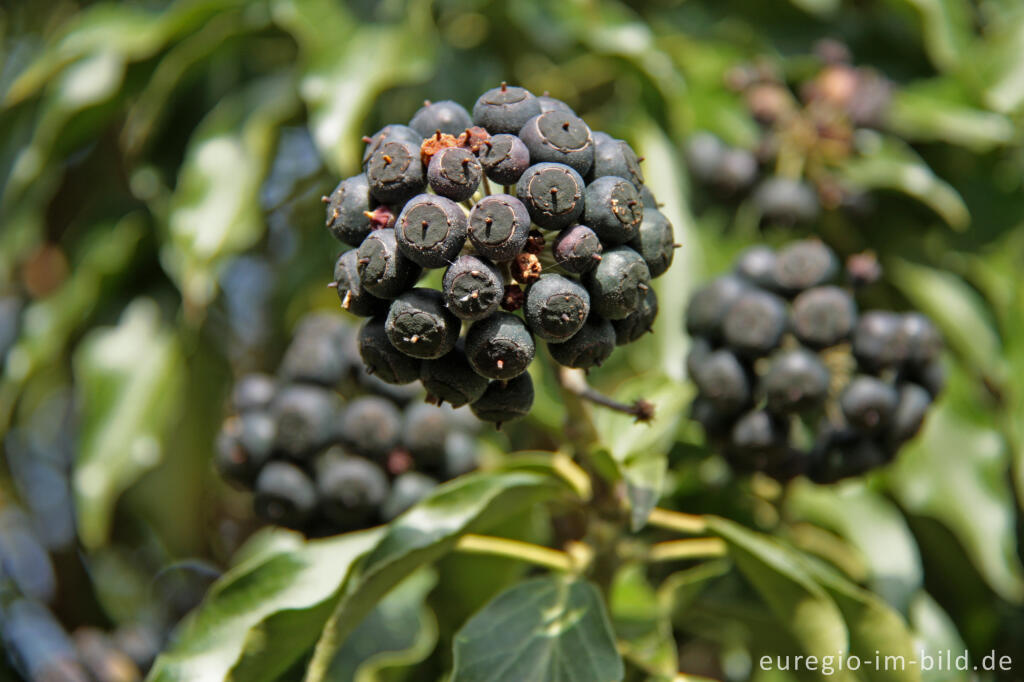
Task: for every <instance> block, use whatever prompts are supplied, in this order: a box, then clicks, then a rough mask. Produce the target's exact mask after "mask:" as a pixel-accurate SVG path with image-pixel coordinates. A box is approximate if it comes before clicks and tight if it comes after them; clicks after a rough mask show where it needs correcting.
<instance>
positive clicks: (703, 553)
mask: <svg viewBox="0 0 1024 682" xmlns="http://www.w3.org/2000/svg"><path fill="white" fill-rule="evenodd" d="M727 553H728V547H727V546H726V544H725V541H724V540H722V539H721V538H688V539H686V540H668V541H666V542H656V543H654V544H653V545H651V548H650V551H648V553H647V560H648V561H680V560H684V559H710V558H716V557H721V556H725V555H726V554H727Z"/></svg>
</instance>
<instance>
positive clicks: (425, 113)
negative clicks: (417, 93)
mask: <svg viewBox="0 0 1024 682" xmlns="http://www.w3.org/2000/svg"><path fill="white" fill-rule="evenodd" d="M472 125H473V120H472V119H471V118H470V117H469V112H468V111H466V109H465V108H464V107H463V106H462V105H461V104H459V103H458V102H453V101H451V100H450V99H446V100H444V101H441V102H424V103H423V106H422V107H420V108H419V110H418V111H417V112H416V113H415V114H413V116H412V118H411V119H410V120H409V127H410V128H412V129H413V130H415V131H416V132H417V133H418V134H419V136H420V138H421V139H422V138H427V137H430V136H431V135H433V134H434V133H435V132H437V131H438V130H440V131H441V132H442V133H444V134H447V135H458V134H459V133H461V132H462V131H464V130H465V129H466V128H469V127H470V126H472Z"/></svg>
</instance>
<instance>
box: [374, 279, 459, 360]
mask: <svg viewBox="0 0 1024 682" xmlns="http://www.w3.org/2000/svg"><path fill="white" fill-rule="evenodd" d="M461 329H462V322H461V321H460V320H459V318H457V317H456V316H455V315H453V314H452V313H451V311H449V310H448V308H447V307H446V306H445V302H444V296H443V295H442V294H441V292H440V291H438V290H436V289H426V288H416V289H410V290H409V291H407V292H405V293H404V294H402V295H401V296H399V297H398V298H396V299H395V300H394V302H392V304H391V308H390V310H388V318H387V321H386V322H385V323H384V330H385V331H386V332H387V334H388V339H389V340H390V341H391V345H392V346H394V347H395V348H397V349H398V350H400V351H401V352H403V353H405V354H406V355H411V356H412V357H414V358H421V359H433V358H439V357H441V356H442V355H444V354H446V353H447V352H448V351H450V350H451V349H452V348H455V342H456V341H458V339H459V332H460V330H461Z"/></svg>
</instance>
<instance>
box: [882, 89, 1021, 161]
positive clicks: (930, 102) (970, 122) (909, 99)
mask: <svg viewBox="0 0 1024 682" xmlns="http://www.w3.org/2000/svg"><path fill="white" fill-rule="evenodd" d="M959 89H960V86H959V85H958V84H957V83H956V82H955V81H953V80H952V79H950V78H948V77H943V78H938V79H934V80H931V81H915V82H913V83H910V84H908V85H907V86H906V87H902V88H900V89H899V90H897V91H896V92H895V93H893V98H892V102H891V104H890V106H889V111H888V114H887V124H888V127H889V128H890V129H891V130H892V131H893V132H895V133H896V134H898V135H899V136H900V137H901V138H903V139H905V140H909V141H918V142H945V143H949V144H957V145H960V146H963V147H967V148H968V149H970V150H971V151H973V152H977V153H982V152H986V151H988V150H990V149H992V148H993V147H998V146H1001V145H1005V144H1009V143H1010V142H1012V141H1013V139H1014V136H1015V130H1014V126H1013V122H1012V121H1011V120H1010V119H1008V118H1007V117H1006V116H1004V115H1002V114H999V113H995V112H991V111H985V110H984V109H979V108H978V107H976V106H973V105H972V104H971V103H970V102H969V101H967V100H966V97H965V95H964V93H962V92H960V91H959Z"/></svg>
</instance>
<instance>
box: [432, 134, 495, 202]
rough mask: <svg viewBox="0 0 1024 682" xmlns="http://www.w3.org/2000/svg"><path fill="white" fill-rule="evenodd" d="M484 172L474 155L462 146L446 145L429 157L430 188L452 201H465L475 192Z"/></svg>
mask: <svg viewBox="0 0 1024 682" xmlns="http://www.w3.org/2000/svg"><path fill="white" fill-rule="evenodd" d="M483 175H484V172H483V169H482V168H481V167H480V162H479V161H478V160H477V158H476V156H474V155H473V153H472V152H471V151H469V150H468V149H463V148H462V147H446V148H445V149H442V150H441V151H439V152H437V153H436V154H434V155H433V156H432V157H431V158H430V165H429V166H428V167H427V182H428V183H430V188H431V189H432V190H434V191H435V192H437V193H438V194H440V195H441V196H443V197H448V198H449V199H451V200H453V201H465V200H466V199H469V198H470V197H471V196H473V194H474V193H475V192H476V190H477V187H479V186H480V179H481V178H482V177H483Z"/></svg>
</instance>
